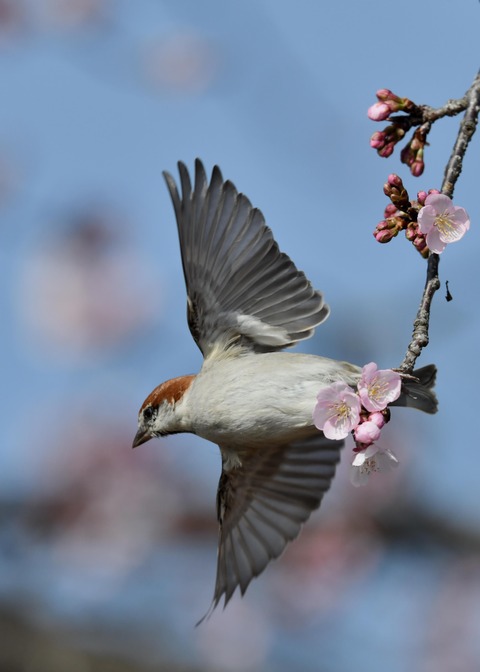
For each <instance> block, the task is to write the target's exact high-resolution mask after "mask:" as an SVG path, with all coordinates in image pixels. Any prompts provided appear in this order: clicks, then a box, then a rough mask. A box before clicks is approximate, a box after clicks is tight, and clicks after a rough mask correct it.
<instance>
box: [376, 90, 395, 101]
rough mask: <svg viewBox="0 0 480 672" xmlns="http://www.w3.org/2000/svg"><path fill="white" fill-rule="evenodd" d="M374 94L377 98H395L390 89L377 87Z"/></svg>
mask: <svg viewBox="0 0 480 672" xmlns="http://www.w3.org/2000/svg"><path fill="white" fill-rule="evenodd" d="M376 96H377V98H378V100H391V99H392V98H395V97H396V96H395V94H394V93H392V92H391V91H390V89H378V91H377V93H376Z"/></svg>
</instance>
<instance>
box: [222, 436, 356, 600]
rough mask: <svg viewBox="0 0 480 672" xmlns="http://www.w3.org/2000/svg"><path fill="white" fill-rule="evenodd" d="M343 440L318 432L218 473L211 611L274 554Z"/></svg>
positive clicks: (315, 502) (316, 500)
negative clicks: (216, 551) (213, 582)
mask: <svg viewBox="0 0 480 672" xmlns="http://www.w3.org/2000/svg"><path fill="white" fill-rule="evenodd" d="M342 446H343V441H330V440H329V439H326V438H325V437H324V436H323V434H316V435H315V436H312V437H310V438H308V439H304V440H302V441H298V442H294V443H290V444H289V445H286V446H277V447H270V448H265V449H261V450H257V451H255V452H252V453H251V454H250V455H249V456H248V457H247V458H244V459H243V460H242V463H241V465H239V466H235V467H233V468H231V469H230V470H228V471H226V470H225V462H224V469H223V471H222V475H221V477H220V483H219V489H218V496H217V513H218V520H219V523H220V532H219V546H218V561H217V578H216V583H215V592H214V596H213V603H212V609H214V608H215V607H216V606H217V605H218V603H219V601H220V599H221V598H222V596H223V595H224V596H225V605H226V604H227V602H228V601H229V600H230V598H231V597H232V595H233V593H234V592H235V589H236V588H237V586H240V592H241V594H242V595H243V594H244V593H245V591H246V589H247V587H248V585H249V583H250V581H251V580H252V579H253V578H254V577H256V576H258V575H259V574H260V573H261V572H263V570H264V569H265V567H266V566H267V565H268V563H269V562H270V560H273V559H274V558H277V557H278V556H279V555H280V554H281V553H282V551H283V550H284V548H285V546H286V545H287V544H288V542H289V541H292V540H293V539H295V537H296V536H297V535H298V533H299V532H300V529H301V527H302V524H303V523H304V522H305V521H306V520H307V518H308V517H309V516H310V514H311V512H312V511H313V510H314V509H316V508H318V507H319V505H320V502H321V500H322V497H323V495H324V493H325V492H326V491H327V490H328V489H329V487H330V483H331V481H332V478H333V476H334V475H335V468H336V465H337V463H338V461H339V459H340V449H341V447H342Z"/></svg>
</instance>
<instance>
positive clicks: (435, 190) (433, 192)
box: [428, 189, 440, 196]
mask: <svg viewBox="0 0 480 672" xmlns="http://www.w3.org/2000/svg"><path fill="white" fill-rule="evenodd" d="M439 193H440V192H439V191H438V189H429V190H428V195H429V196H430V194H439Z"/></svg>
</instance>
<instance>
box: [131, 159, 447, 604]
mask: <svg viewBox="0 0 480 672" xmlns="http://www.w3.org/2000/svg"><path fill="white" fill-rule="evenodd" d="M178 169H179V174H180V185H181V193H180V192H179V189H178V188H177V185H176V183H175V180H174V179H173V177H172V176H171V175H170V174H169V173H167V172H165V173H164V177H165V180H166V183H167V187H168V189H169V192H170V196H171V199H172V202H173V207H174V210H175V216H176V220H177V227H178V234H179V239H180V249H181V255H182V264H183V272H184V276H185V283H186V289H187V318H188V326H189V328H190V332H191V334H192V336H193V339H194V340H195V342H196V344H197V345H198V347H199V348H200V350H201V352H202V354H203V356H204V362H203V365H202V368H201V370H200V372H199V373H198V374H196V375H184V376H180V377H179V378H173V379H172V380H167V381H166V382H164V383H162V384H161V385H159V386H158V387H156V388H155V389H154V390H153V392H151V393H150V394H149V395H148V397H147V398H146V399H145V401H144V402H143V404H142V406H141V408H140V411H139V414H138V431H137V434H136V436H135V439H134V442H133V447H136V446H139V445H140V444H142V443H145V442H146V441H148V440H149V439H151V438H153V437H161V436H167V435H169V434H176V433H178V432H189V433H193V434H197V435H198V436H201V437H203V438H204V439H207V440H209V441H212V442H213V443H216V444H218V446H219V448H220V453H221V458H222V472H221V476H220V481H219V484H218V492H217V517H218V523H219V541H218V557H217V575H216V582H215V590H214V595H213V601H212V606H211V609H214V608H215V607H216V606H217V605H218V603H219V602H220V600H221V598H222V596H223V597H224V604H225V605H226V604H227V603H228V601H229V600H230V598H231V597H232V595H233V593H234V592H235V590H236V588H237V587H239V588H240V592H241V594H242V595H243V594H244V593H245V591H246V589H247V587H248V585H249V584H250V582H251V580H252V579H253V578H254V577H256V576H258V575H259V574H260V573H261V572H262V571H263V570H264V569H265V567H266V566H267V565H268V563H269V562H270V560H272V559H273V558H277V557H278V556H279V555H280V554H281V553H282V551H283V550H284V548H285V546H286V545H287V544H288V542H290V541H292V540H293V539H295V537H296V536H297V535H298V533H299V531H300V529H301V527H302V525H303V523H304V522H305V521H306V520H307V519H308V517H309V516H310V514H311V513H312V511H313V510H315V509H317V508H318V506H319V505H320V502H321V500H322V497H323V495H324V494H325V492H326V491H327V490H328V489H329V487H330V483H331V481H332V479H333V476H334V474H335V468H336V465H337V463H338V461H339V458H340V449H341V447H342V445H343V441H332V440H329V439H327V438H325V437H324V435H323V433H322V432H321V431H319V430H318V429H316V427H315V426H314V424H313V420H312V412H313V409H314V406H315V403H316V397H317V394H318V392H319V391H320V389H321V388H322V387H325V386H327V385H330V384H331V383H333V382H336V381H343V382H345V383H346V384H348V385H351V386H353V387H355V386H356V384H357V382H358V381H359V379H360V376H361V368H360V367H359V366H357V365H355V364H349V363H348V362H340V361H335V360H332V359H327V358H325V357H319V356H317V355H308V354H302V353H291V352H290V353H289V352H283V350H284V348H287V347H289V346H292V345H295V344H296V343H298V342H299V341H302V340H305V339H307V338H310V336H312V334H313V333H314V330H315V327H317V326H318V325H319V324H321V323H322V322H323V321H324V320H326V318H327V317H328V314H329V307H328V306H327V304H326V303H325V301H324V299H323V295H322V294H321V292H319V291H317V290H315V289H314V288H313V287H312V285H311V283H310V282H309V281H308V280H307V278H306V277H305V275H304V273H302V271H299V270H298V269H297V268H296V266H295V264H294V263H293V262H292V261H291V260H290V258H289V257H288V256H287V255H286V254H284V253H283V252H280V250H279V248H278V245H277V243H276V242H275V240H274V238H273V235H272V232H271V230H270V229H269V228H268V227H267V226H266V224H265V219H264V217H263V215H262V213H261V212H260V210H258V209H257V208H254V207H252V205H251V203H250V201H249V200H248V198H247V197H246V196H245V195H244V194H242V193H239V192H238V191H237V189H236V188H235V186H234V184H233V183H232V182H230V181H228V180H227V181H225V180H224V179H223V177H222V173H221V172H220V169H219V168H218V167H217V166H215V167H214V168H213V171H212V175H211V179H210V181H208V179H207V175H206V172H205V169H204V167H203V164H202V162H201V161H200V160H199V159H197V160H196V162H195V179H194V183H193V184H192V181H191V179H190V176H189V172H188V169H187V167H186V166H185V165H184V164H183V163H182V162H179V163H178ZM435 372H436V369H435V367H434V366H433V365H429V366H426V367H423V368H422V369H419V370H417V371H415V373H414V375H415V376H416V379H409V380H404V381H403V383H402V395H401V396H400V398H399V399H398V400H397V402H395V403H396V405H401V406H410V407H413V408H418V409H420V410H422V411H425V412H427V413H434V412H435V411H436V406H437V403H436V398H435V395H434V393H433V391H432V387H433V385H434V382H435Z"/></svg>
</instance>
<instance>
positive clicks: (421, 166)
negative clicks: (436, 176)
mask: <svg viewBox="0 0 480 672" xmlns="http://www.w3.org/2000/svg"><path fill="white" fill-rule="evenodd" d="M424 170H425V163H424V162H423V160H422V159H419V160H418V161H414V162H413V163H412V165H411V166H410V172H411V173H412V175H413V177H420V175H421V174H422V173H423V171H424Z"/></svg>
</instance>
